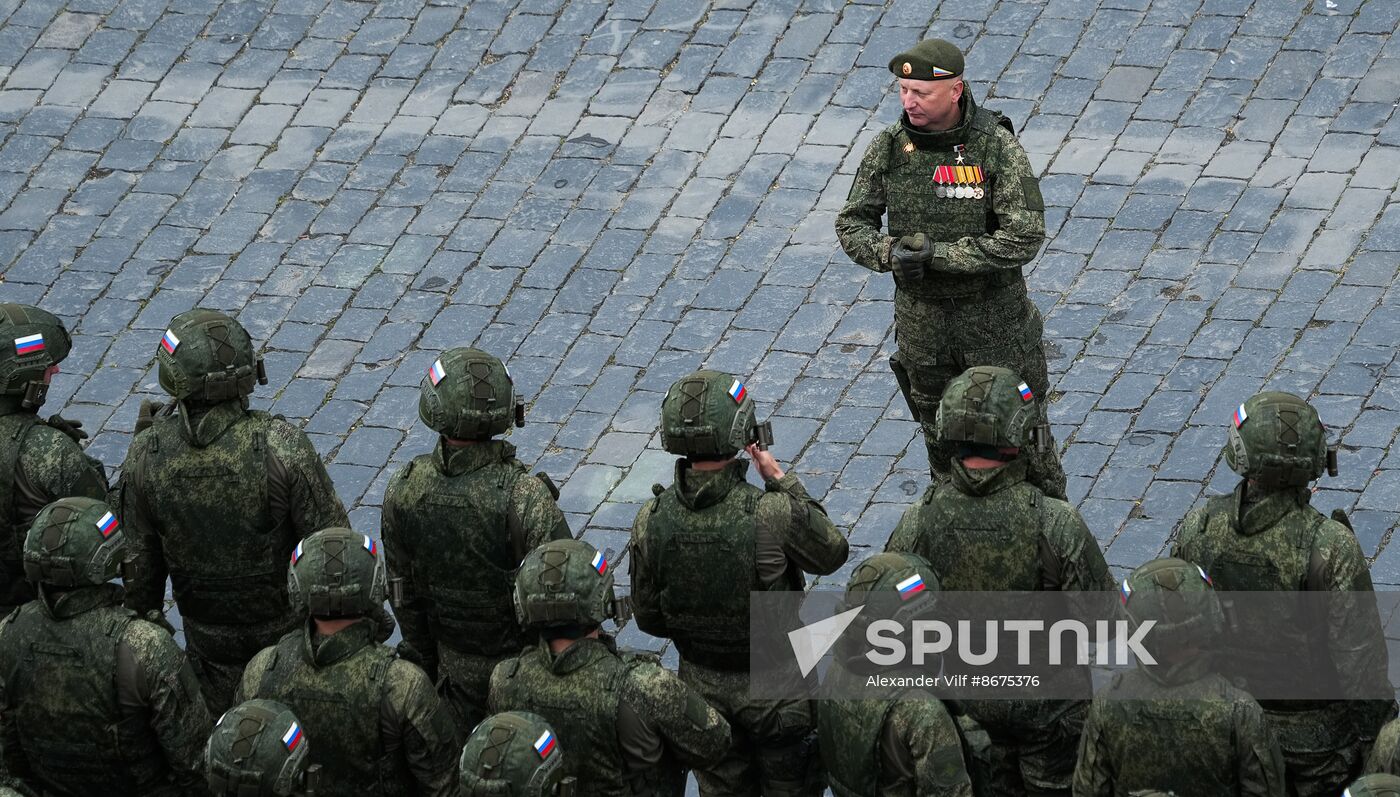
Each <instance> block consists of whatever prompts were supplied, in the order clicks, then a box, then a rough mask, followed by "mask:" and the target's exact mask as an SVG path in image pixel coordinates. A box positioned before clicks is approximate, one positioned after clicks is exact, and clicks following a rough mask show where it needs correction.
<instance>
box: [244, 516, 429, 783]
mask: <svg viewBox="0 0 1400 797" xmlns="http://www.w3.org/2000/svg"><path fill="white" fill-rule="evenodd" d="M287 580H288V584H289V587H290V589H291V592H292V600H293V603H294V605H295V606H296V607H297V609H298V610H299V612H300V614H301V617H302V621H303V625H302V627H301V628H299V629H297V630H295V631H292V632H291V633H289V634H287V635H286V636H284V637H282V639H281V640H280V641H279V642H278V643H277V644H276V645H274V646H273V647H270V648H268V649H266V650H264V651H262V652H260V653H258V655H256V656H254V657H253V660H252V661H250V662H248V669H247V670H246V671H245V672H244V673H243V680H242V682H241V683H240V684H239V687H238V693H237V698H236V699H237V700H239V701H244V700H247V699H249V698H262V699H267V700H275V701H277V702H279V703H282V704H284V705H286V706H287V707H288V708H290V709H291V710H292V711H294V712H296V716H297V718H298V719H299V720H300V723H301V725H303V726H304V729H305V732H306V734H307V736H308V737H309V738H310V739H312V740H313V741H314V742H315V746H313V747H312V748H311V752H310V754H309V758H310V760H311V764H312V765H313V766H319V767H320V779H319V782H318V783H317V793H318V794H320V795H322V797H359V796H360V795H379V796H380V797H398V795H410V794H412V795H423V796H424V797H456V792H457V767H456V765H457V750H456V745H455V738H454V734H453V730H452V723H451V720H450V719H449V718H448V717H447V712H446V711H445V710H444V709H443V707H442V704H441V702H440V701H439V700H438V696H437V693H436V692H434V691H433V685H432V682H430V681H429V680H428V677H427V676H426V675H424V674H423V671H422V670H421V669H419V668H418V667H417V666H416V665H414V664H410V663H409V662H407V661H403V660H402V659H399V658H398V657H397V654H396V653H395V651H394V649H393V648H391V647H389V646H388V645H381V644H378V643H377V641H376V640H377V638H378V632H379V624H380V621H379V613H380V612H382V611H383V608H384V600H385V598H386V597H387V595H386V593H387V592H388V588H389V587H388V585H389V578H388V576H387V575H386V573H385V569H384V560H383V558H381V557H380V555H379V546H378V544H377V543H376V542H375V541H374V540H372V539H370V538H369V537H366V536H365V535H363V534H356V533H355V532H353V531H351V530H349V529H323V530H321V531H318V532H316V533H315V534H313V535H311V536H310V537H307V538H306V539H305V540H303V541H302V542H300V543H299V544H298V545H297V547H296V550H295V551H293V552H292V563H291V567H290V568H289V570H288V573H287Z"/></svg>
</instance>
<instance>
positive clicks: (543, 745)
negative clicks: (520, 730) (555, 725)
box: [535, 731, 554, 758]
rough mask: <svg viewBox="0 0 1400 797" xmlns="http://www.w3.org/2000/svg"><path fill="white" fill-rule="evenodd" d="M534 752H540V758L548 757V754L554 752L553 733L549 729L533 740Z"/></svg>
mask: <svg viewBox="0 0 1400 797" xmlns="http://www.w3.org/2000/svg"><path fill="white" fill-rule="evenodd" d="M535 752H536V753H539V754H540V758H549V754H550V753H552V752H554V734H552V733H550V732H549V731H545V732H544V733H542V734H540V738H538V739H536V740H535Z"/></svg>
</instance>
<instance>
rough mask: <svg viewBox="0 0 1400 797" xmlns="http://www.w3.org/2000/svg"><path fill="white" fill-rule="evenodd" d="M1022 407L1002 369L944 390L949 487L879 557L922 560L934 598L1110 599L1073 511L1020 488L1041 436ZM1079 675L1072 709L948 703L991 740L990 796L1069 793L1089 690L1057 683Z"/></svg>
mask: <svg viewBox="0 0 1400 797" xmlns="http://www.w3.org/2000/svg"><path fill="white" fill-rule="evenodd" d="M1032 402H1033V398H1032V396H1031V395H1030V389H1029V388H1028V387H1026V384H1025V383H1024V382H1022V381H1021V380H1020V378H1019V377H1017V376H1016V375H1015V374H1013V373H1011V372H1010V371H1008V370H1007V369H1005V368H995V367H990V366H977V367H974V368H969V369H968V370H967V372H966V373H964V374H961V375H960V376H958V377H957V378H956V379H954V380H953V381H952V382H951V383H950V384H949V385H948V390H947V391H946V392H944V394H943V400H942V402H941V403H940V404H939V406H938V411H937V414H936V416H935V424H934V434H935V435H936V436H937V439H938V440H939V441H940V442H942V443H945V444H949V445H950V446H955V447H956V451H957V453H958V456H957V457H956V458H954V459H950V465H951V466H952V472H951V474H950V478H949V479H948V481H946V482H943V483H941V484H935V485H933V486H931V487H929V488H928V490H927V491H926V492H925V493H924V496H923V498H922V499H921V500H920V501H919V502H918V503H916V504H914V505H913V506H911V507H910V508H909V509H908V510H907V511H906V512H905V513H904V517H902V518H900V521H899V525H898V526H896V527H895V530H894V533H893V534H892V535H891V536H890V541H889V543H888V545H886V547H885V550H887V551H898V552H907V553H914V554H918V555H919V556H922V557H923V558H924V559H926V560H927V561H928V562H930V563H931V564H932V565H933V568H934V570H935V571H936V572H937V573H938V580H939V582H940V583H941V585H942V588H943V589H944V590H946V591H953V592H992V591H1011V592H1029V591H1034V590H1047V591H1092V590H1110V589H1112V588H1113V579H1112V577H1111V576H1109V573H1108V564H1107V563H1106V562H1105V561H1104V558H1103V552H1102V551H1100V550H1099V545H1098V542H1097V541H1096V540H1095V539H1094V535H1093V534H1091V533H1090V532H1089V528H1088V526H1086V525H1085V524H1084V519H1083V518H1082V517H1080V515H1079V512H1078V511H1077V510H1075V508H1074V507H1073V506H1071V505H1069V504H1068V503H1066V502H1064V501H1061V500H1059V499H1056V498H1051V497H1049V496H1047V495H1046V494H1045V493H1044V492H1043V491H1041V490H1040V489H1039V488H1038V487H1036V486H1035V485H1033V484H1030V483H1029V482H1028V481H1027V479H1026V471H1027V457H1026V456H1025V453H1026V452H1027V451H1028V449H1033V448H1034V447H1035V446H1036V445H1038V444H1041V445H1043V441H1044V439H1045V437H1046V430H1045V427H1044V426H1043V424H1042V423H1041V416H1040V413H1039V412H1038V411H1037V410H1036V408H1035V407H1034V406H1033V405H1032ZM1080 675H1082V676H1083V680H1084V683H1083V684H1082V686H1083V691H1084V699H1083V700H1076V699H1062V700H1020V699H1016V700H996V699H991V700H967V701H960V702H961V703H962V705H963V708H964V709H965V711H966V713H967V714H968V715H969V716H971V717H972V718H973V719H975V720H977V721H978V723H980V724H981V725H982V727H983V728H985V729H986V731H987V735H988V736H989V737H991V741H992V780H993V785H994V791H995V793H996V794H998V795H1025V794H1030V795H1068V794H1069V791H1070V778H1071V775H1072V774H1073V772H1074V761H1075V751H1076V749H1077V748H1078V743H1079V732H1080V728H1081V726H1082V724H1083V721H1084V714H1085V712H1086V711H1087V709H1088V705H1087V704H1088V697H1089V695H1090V685H1089V682H1088V674H1087V673H1084V672H1081V671H1077V670H1067V671H1065V673H1064V676H1063V677H1065V678H1067V679H1074V678H1077V677H1078V676H1080ZM1073 686H1074V688H1079V684H1077V683H1076V684H1073Z"/></svg>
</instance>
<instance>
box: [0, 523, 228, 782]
mask: <svg viewBox="0 0 1400 797" xmlns="http://www.w3.org/2000/svg"><path fill="white" fill-rule="evenodd" d="M125 558H126V535H125V534H124V533H123V530H122V528H121V526H120V524H119V523H118V522H117V519H116V518H115V517H114V516H113V515H112V513H111V512H110V511H109V510H108V509H107V505H106V504H103V503H102V502H101V501H96V500H93V499H91V498H76V497H75V498H61V499H59V500H58V501H55V502H54V503H52V504H50V505H48V506H47V507H45V508H44V509H43V511H41V512H40V513H39V516H38V517H37V518H35V519H34V526H33V528H31V529H30V531H29V536H28V537H27V538H26V539H25V543H24V572H25V573H26V574H27V575H28V576H29V578H30V580H31V581H33V582H34V584H35V585H36V588H37V591H38V595H39V597H38V598H37V599H35V600H33V601H30V602H29V603H27V604H25V605H24V606H21V607H20V608H19V609H18V610H16V611H15V612H14V613H12V614H11V615H10V616H9V617H6V618H5V620H4V621H3V623H0V749H3V751H4V764H5V770H6V771H7V772H8V774H10V775H12V776H14V777H15V778H18V779H19V780H21V781H23V782H24V783H25V785H27V786H29V787H31V788H33V789H34V790H35V791H40V792H43V793H45V794H51V795H86V794H102V795H115V796H116V797H148V796H150V797H193V796H194V795H197V794H202V793H203V788H202V787H203V785H204V778H203V777H202V772H201V771H200V769H201V768H200V752H201V751H202V750H203V748H204V741H205V739H207V738H208V736H209V724H210V723H209V712H208V711H207V710H206V709H205V708H204V701H203V700H201V699H200V696H199V685H198V684H197V683H196V682H195V678H194V673H192V672H190V666H189V664H188V663H187V662H186V661H185V655H184V653H183V652H182V651H181V650H180V648H179V646H178V645H176V644H175V640H174V639H171V638H170V635H169V634H167V633H166V632H165V631H164V630H162V629H161V628H159V627H157V626H155V625H153V624H151V623H148V622H145V621H144V620H140V619H137V618H136V617H135V616H134V614H133V613H132V612H131V611H130V610H128V609H125V608H122V605H121V604H122V588H121V587H120V586H118V585H116V584H111V583H108V582H110V581H112V580H113V579H115V578H116V577H117V573H118V571H119V569H120V567H121V563H122V561H123V560H124V559H125Z"/></svg>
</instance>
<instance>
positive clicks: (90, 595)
mask: <svg viewBox="0 0 1400 797" xmlns="http://www.w3.org/2000/svg"><path fill="white" fill-rule="evenodd" d="M125 595H126V591H125V590H124V589H122V588H121V587H120V586H118V585H116V584H97V585H95V586H87V587H78V588H77V589H70V590H64V591H62V592H54V591H50V590H45V589H44V588H43V587H40V589H39V601H40V603H42V604H43V606H44V611H45V612H46V613H47V614H48V615H49V616H50V617H52V618H53V619H55V620H67V619H69V618H71V617H77V616H78V615H80V614H86V613H88V612H90V611H92V610H93V609H98V608H101V607H103V606H116V605H118V604H120V603H121V602H122V599H123V598H124V597H125Z"/></svg>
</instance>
